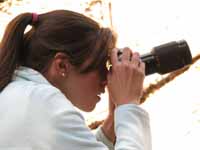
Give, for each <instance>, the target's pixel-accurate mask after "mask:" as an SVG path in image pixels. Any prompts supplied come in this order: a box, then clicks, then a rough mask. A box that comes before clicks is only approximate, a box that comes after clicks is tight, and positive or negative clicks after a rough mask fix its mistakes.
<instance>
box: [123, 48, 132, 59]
mask: <svg viewBox="0 0 200 150" xmlns="http://www.w3.org/2000/svg"><path fill="white" fill-rule="evenodd" d="M131 55H132V51H131V50H130V49H129V48H128V47H125V48H124V49H123V53H122V62H130V58H131Z"/></svg>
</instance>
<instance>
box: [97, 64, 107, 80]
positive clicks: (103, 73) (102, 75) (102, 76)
mask: <svg viewBox="0 0 200 150" xmlns="http://www.w3.org/2000/svg"><path fill="white" fill-rule="evenodd" d="M107 73H108V69H107V67H106V65H104V66H103V67H101V68H99V76H100V79H101V81H105V80H107Z"/></svg>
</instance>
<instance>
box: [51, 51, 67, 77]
mask: <svg viewBox="0 0 200 150" xmlns="http://www.w3.org/2000/svg"><path fill="white" fill-rule="evenodd" d="M53 63H54V71H56V74H57V75H60V76H62V77H65V76H67V74H68V73H69V70H70V66H71V65H70V63H69V61H68V57H67V55H66V54H65V53H62V52H59V53H57V54H56V55H55V56H54V60H53Z"/></svg>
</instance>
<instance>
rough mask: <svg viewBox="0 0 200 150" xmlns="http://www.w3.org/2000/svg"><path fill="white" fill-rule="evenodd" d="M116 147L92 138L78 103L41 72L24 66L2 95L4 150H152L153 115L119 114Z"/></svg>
mask: <svg viewBox="0 0 200 150" xmlns="http://www.w3.org/2000/svg"><path fill="white" fill-rule="evenodd" d="M115 132H116V136H117V140H116V144H115V145H114V146H113V145H112V144H111V142H110V141H109V140H108V139H107V138H106V137H105V136H104V134H103V132H102V131H101V129H99V130H98V131H97V133H96V136H95V135H94V134H92V132H91V131H90V130H89V128H88V127H87V126H86V125H85V121H84V118H83V116H82V115H81V114H80V112H78V111H77V110H76V109H75V107H74V106H73V104H72V103H71V102H70V101H69V100H68V99H67V98H66V97H65V96H64V95H63V94H62V93H61V91H60V90H58V89H57V88H55V87H54V86H52V85H51V84H50V83H49V82H48V81H47V80H46V79H45V78H44V77H43V76H42V75H41V74H40V73H39V72H37V71H35V70H33V69H30V68H27V67H20V68H19V69H18V70H16V71H15V74H14V76H13V81H12V82H11V83H10V84H8V85H7V86H6V87H5V89H4V90H3V91H2V92H1V93H0V150H11V149H12V150H108V149H115V150H151V136H150V127H149V119H148V114H147V112H145V111H144V110H143V109H141V108H140V107H138V106H136V105H134V104H126V105H121V106H119V107H117V108H116V110H115Z"/></svg>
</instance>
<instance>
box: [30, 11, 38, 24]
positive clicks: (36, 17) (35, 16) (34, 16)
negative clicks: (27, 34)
mask: <svg viewBox="0 0 200 150" xmlns="http://www.w3.org/2000/svg"><path fill="white" fill-rule="evenodd" d="M37 22H38V14H37V13H32V23H31V24H35V23H37Z"/></svg>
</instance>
